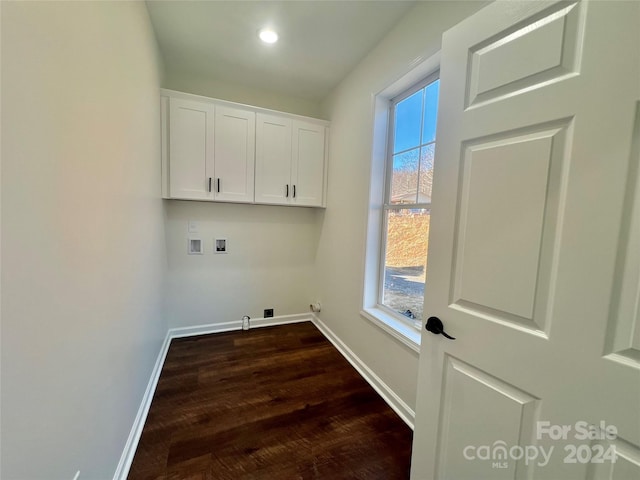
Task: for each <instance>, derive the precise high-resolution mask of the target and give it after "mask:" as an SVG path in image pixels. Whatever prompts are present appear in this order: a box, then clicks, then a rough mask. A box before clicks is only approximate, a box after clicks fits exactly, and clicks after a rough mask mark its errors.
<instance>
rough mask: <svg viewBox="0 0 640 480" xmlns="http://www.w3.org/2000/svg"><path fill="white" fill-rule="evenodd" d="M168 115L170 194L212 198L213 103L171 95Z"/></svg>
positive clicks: (171, 195)
mask: <svg viewBox="0 0 640 480" xmlns="http://www.w3.org/2000/svg"><path fill="white" fill-rule="evenodd" d="M169 117H170V127H169V152H170V153H169V156H170V159H171V161H170V164H169V172H168V173H169V197H170V198H185V199H194V200H211V199H213V194H212V192H211V190H210V189H209V180H208V179H209V177H212V176H213V153H214V152H213V121H214V120H213V118H214V107H213V105H211V104H210V103H204V102H196V101H192V100H181V99H177V98H171V99H170V103H169Z"/></svg>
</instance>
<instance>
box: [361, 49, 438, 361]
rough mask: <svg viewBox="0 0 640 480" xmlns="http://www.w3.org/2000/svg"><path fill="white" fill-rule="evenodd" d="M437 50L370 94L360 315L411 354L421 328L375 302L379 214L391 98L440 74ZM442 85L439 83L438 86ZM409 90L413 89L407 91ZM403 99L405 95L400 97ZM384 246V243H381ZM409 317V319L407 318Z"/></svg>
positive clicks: (379, 260) (380, 229) (381, 261)
mask: <svg viewBox="0 0 640 480" xmlns="http://www.w3.org/2000/svg"><path fill="white" fill-rule="evenodd" d="M440 58H441V54H440V52H439V51H438V52H435V53H434V54H432V55H430V56H428V57H427V56H425V57H422V58H421V59H420V61H418V62H413V63H412V65H411V66H410V70H407V71H405V72H404V73H401V74H400V75H398V76H397V77H396V80H395V81H392V82H390V83H389V84H387V86H386V87H383V88H382V89H381V90H380V91H378V92H372V93H371V100H372V105H371V106H372V109H371V111H372V113H373V117H372V126H371V128H372V130H371V131H372V144H371V147H372V150H371V170H370V175H371V176H370V178H369V203H368V207H367V208H368V217H367V218H368V219H367V229H366V245H365V252H364V278H363V280H364V281H363V295H362V309H361V310H360V315H361V317H362V318H364V319H365V320H367V321H369V322H371V323H373V324H374V325H375V326H377V327H378V328H380V329H381V330H382V331H384V332H385V333H386V334H388V335H389V336H391V337H392V338H393V339H395V340H396V341H398V342H399V343H401V344H403V345H404V346H405V347H408V348H409V349H410V350H412V351H413V352H414V354H419V353H420V343H421V331H422V330H421V328H422V323H421V324H420V325H417V324H414V322H412V321H411V319H408V318H407V317H404V316H402V315H400V314H399V313H398V312H395V311H393V310H392V309H390V308H388V307H385V306H384V305H381V304H380V302H379V298H380V294H379V286H380V285H381V281H380V279H381V275H380V272H381V268H380V266H381V265H384V258H383V257H382V245H383V243H382V242H383V235H386V231H385V230H384V229H386V223H385V222H386V220H385V219H384V217H383V214H382V213H383V207H384V201H385V200H386V198H387V197H386V190H387V181H386V179H387V177H388V176H389V174H388V172H387V171H388V168H389V167H388V162H387V158H388V153H389V149H393V146H392V145H393V143H392V142H391V141H390V135H393V131H392V130H391V129H392V128H393V123H392V119H391V118H390V105H391V101H392V100H394V99H397V100H398V101H400V97H401V96H403V95H405V94H406V95H411V94H412V93H415V92H416V91H417V90H419V89H420V88H424V86H426V85H427V84H428V83H429V82H430V80H431V79H433V78H435V77H438V78H439V76H440V74H439V73H440ZM441 88H442V86H441ZM411 89H413V92H410V90H411ZM403 98H406V97H403ZM385 248H386V246H385ZM407 320H409V321H407Z"/></svg>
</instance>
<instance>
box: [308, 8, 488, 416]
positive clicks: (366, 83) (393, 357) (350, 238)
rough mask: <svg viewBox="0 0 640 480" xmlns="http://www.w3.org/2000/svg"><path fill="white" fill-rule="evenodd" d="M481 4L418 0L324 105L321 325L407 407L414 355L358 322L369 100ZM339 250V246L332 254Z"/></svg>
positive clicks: (370, 125)
mask: <svg viewBox="0 0 640 480" xmlns="http://www.w3.org/2000/svg"><path fill="white" fill-rule="evenodd" d="M483 5H484V3H483V2H474V1H471V2H452V1H440V2H436V1H430V2H420V3H419V4H418V5H417V6H416V7H414V9H412V10H411V11H409V13H408V14H407V15H406V16H405V17H404V18H403V19H402V20H401V21H400V22H399V23H398V24H397V25H396V26H395V27H394V28H393V30H391V32H390V33H389V34H388V35H387V36H386V37H385V38H384V39H383V40H382V42H380V43H379V44H378V46H377V47H376V48H375V49H374V50H372V51H371V52H370V53H369V55H368V56H367V57H366V58H365V59H364V60H363V61H362V62H361V63H360V65H359V66H358V67H357V68H356V69H354V71H352V72H351V74H350V75H349V76H348V77H347V78H346V79H345V80H343V81H342V82H341V83H340V85H339V86H338V87H337V88H336V89H335V90H334V91H333V92H332V94H331V95H330V96H329V98H328V99H327V100H326V101H325V103H324V108H325V111H326V114H327V117H328V118H329V119H330V120H331V147H330V151H329V159H330V166H329V191H328V195H327V200H328V205H327V210H326V213H325V215H324V219H323V224H322V229H321V237H320V241H319V248H318V255H317V261H316V282H317V283H316V287H315V289H316V291H317V292H318V293H319V299H320V300H321V301H322V305H323V311H322V313H321V319H322V320H323V322H324V323H325V324H327V325H328V326H329V328H331V329H332V330H333V331H334V332H335V333H336V334H337V335H338V336H339V337H340V338H341V339H342V341H343V342H345V343H346V344H347V345H348V346H349V347H350V348H351V349H352V350H353V351H354V352H355V353H356V354H357V355H358V356H359V357H360V358H361V359H362V360H363V361H364V362H365V363H366V364H367V365H368V366H369V367H370V368H371V369H372V370H373V371H374V372H375V373H376V374H377V375H378V376H379V377H380V378H381V379H382V380H383V381H385V382H386V383H387V384H388V385H389V386H390V387H391V388H392V389H393V390H394V391H395V393H396V394H397V395H398V396H400V398H401V399H402V400H404V402H406V403H407V404H408V405H409V406H410V407H411V408H415V396H416V384H417V375H418V356H417V354H416V353H415V352H413V351H412V350H410V349H409V348H408V347H405V346H404V345H403V344H401V343H399V342H398V341H396V340H395V339H393V338H392V337H391V336H389V335H388V334H386V333H385V332H383V331H382V330H380V329H379V328H378V327H377V326H374V325H373V324H372V323H370V322H369V321H368V320H365V319H363V318H362V317H361V316H360V314H359V312H360V310H361V308H362V294H363V278H364V275H363V273H364V250H365V243H366V239H365V236H366V221H367V215H368V208H369V207H368V202H369V179H370V174H371V172H370V166H371V147H372V140H373V138H372V132H373V105H374V102H373V97H374V95H376V94H377V93H379V92H380V91H382V90H384V89H385V88H386V87H388V86H389V85H391V84H392V83H394V82H395V81H396V80H398V79H399V78H401V77H402V76H403V75H405V74H407V73H408V72H409V71H411V69H412V68H413V67H414V66H415V65H416V64H418V63H419V62H420V60H422V59H425V58H428V57H430V56H431V55H433V54H434V53H436V52H437V51H438V50H439V49H440V41H441V35H442V33H443V32H444V31H445V30H447V29H448V28H450V27H451V26H453V25H455V24H456V23H458V22H459V21H461V20H462V19H464V18H465V17H467V16H469V15H471V14H472V13H474V12H475V11H476V10H478V9H480V8H481V7H482V6H483ZM337 245H340V248H336V246H337Z"/></svg>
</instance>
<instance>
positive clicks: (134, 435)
mask: <svg viewBox="0 0 640 480" xmlns="http://www.w3.org/2000/svg"><path fill="white" fill-rule="evenodd" d="M169 344H171V336H170V335H169V332H167V335H166V336H165V337H164V342H162V346H161V347H160V352H159V353H158V358H157V359H156V364H155V365H154V366H153V370H152V371H151V378H150V379H149V383H148V384H147V389H146V390H145V392H144V395H143V396H142V402H141V403H140V408H138V413H137V414H136V418H135V420H134V421H133V426H132V427H131V431H130V432H129V438H127V443H126V444H125V446H124V450H123V452H122V456H121V457H120V462H118V467H117V468H116V473H115V474H114V475H113V479H114V480H126V478H127V475H128V474H129V469H130V468H131V463H132V462H133V456H134V455H135V453H136V449H137V448H138V442H139V441H140V436H141V435H142V429H143V427H144V423H145V421H146V420H147V415H148V413H149V408H150V407H151V400H153V394H154V393H155V391H156V386H157V385H158V379H159V378H160V372H162V367H163V365H164V360H165V358H166V357H167V352H168V351H169Z"/></svg>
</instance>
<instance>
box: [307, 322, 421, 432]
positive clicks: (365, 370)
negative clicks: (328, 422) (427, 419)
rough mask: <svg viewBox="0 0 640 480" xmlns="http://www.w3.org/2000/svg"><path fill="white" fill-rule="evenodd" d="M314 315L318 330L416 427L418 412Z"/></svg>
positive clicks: (394, 409)
mask: <svg viewBox="0 0 640 480" xmlns="http://www.w3.org/2000/svg"><path fill="white" fill-rule="evenodd" d="M312 316H313V324H314V325H315V326H316V327H318V330H320V331H321V332H322V334H323V335H324V336H325V337H326V338H327V340H329V341H330V342H331V343H332V344H333V346H334V347H336V349H338V351H339V352H340V353H341V354H342V356H343V357H344V358H346V359H347V361H348V362H349V363H350V364H351V365H352V366H353V368H355V369H356V370H357V371H358V373H359V374H360V375H362V377H363V378H364V379H365V380H366V381H367V383H369V385H371V386H372V387H373V389H374V390H375V391H376V392H378V394H379V395H380V396H381V397H382V398H383V399H384V401H385V402H387V404H388V405H389V406H390V407H391V408H392V409H393V411H395V412H396V413H397V414H398V415H399V416H400V418H402V420H404V423H406V424H407V425H408V426H409V428H411V430H413V428H414V422H415V418H416V413H415V412H414V411H413V409H412V408H411V407H409V405H407V404H406V403H405V402H404V401H403V400H402V399H401V398H400V397H399V396H398V395H396V393H395V392H394V391H393V390H392V389H391V388H390V387H389V385H387V384H386V383H385V382H384V381H383V380H382V379H381V378H380V377H378V376H377V375H376V374H375V373H374V372H373V370H371V369H370V368H369V367H368V366H367V365H366V364H365V363H364V362H363V361H362V360H360V358H359V357H358V356H357V355H356V354H355V353H353V351H352V350H351V349H350V348H349V347H347V346H346V345H345V344H344V342H343V341H342V340H340V339H339V338H338V337H337V336H336V334H335V333H333V332H332V331H331V329H330V328H329V327H327V325H326V324H325V323H324V322H323V321H322V320H320V319H319V318H318V317H317V316H316V315H314V314H312Z"/></svg>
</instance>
